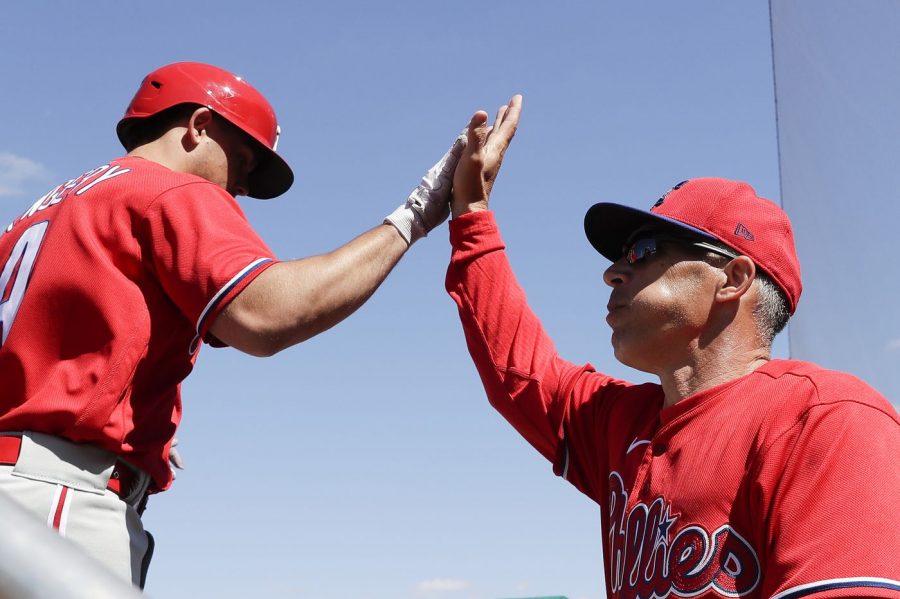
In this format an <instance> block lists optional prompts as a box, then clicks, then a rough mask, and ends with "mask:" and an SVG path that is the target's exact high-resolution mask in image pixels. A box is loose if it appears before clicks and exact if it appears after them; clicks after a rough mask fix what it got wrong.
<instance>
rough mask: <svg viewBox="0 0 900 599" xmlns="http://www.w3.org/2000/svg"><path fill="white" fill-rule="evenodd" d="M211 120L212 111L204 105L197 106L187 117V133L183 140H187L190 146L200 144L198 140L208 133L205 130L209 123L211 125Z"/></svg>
mask: <svg viewBox="0 0 900 599" xmlns="http://www.w3.org/2000/svg"><path fill="white" fill-rule="evenodd" d="M212 121H213V113H212V111H211V110H210V109H209V108H207V107H205V106H200V107H198V108H197V109H196V110H195V111H194V112H192V113H191V116H190V118H189V119H188V125H187V127H188V128H187V133H186V134H185V136H186V139H185V141H186V142H189V143H190V145H191V147H196V146H198V145H200V141H201V140H202V139H203V136H204V135H208V132H207V130H208V129H209V127H210V125H212Z"/></svg>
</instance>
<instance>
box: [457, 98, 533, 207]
mask: <svg viewBox="0 0 900 599" xmlns="http://www.w3.org/2000/svg"><path fill="white" fill-rule="evenodd" d="M521 112H522V96H520V95H516V96H513V97H512V99H511V100H510V101H509V104H505V105H503V106H501V107H500V109H499V110H498V111H497V117H496V118H495V119H494V125H493V126H492V127H488V124H487V121H488V115H487V113H486V112H484V111H481V110H479V111H478V112H476V113H475V114H474V115H473V116H472V120H471V121H469V129H468V135H467V142H466V148H465V149H464V150H463V154H462V156H461V157H460V159H459V164H458V165H457V167H456V173H455V174H454V176H453V202H452V210H453V216H454V217H456V216H459V215H460V214H465V213H466V212H471V211H474V210H486V209H487V207H488V200H489V199H490V195H491V189H492V188H493V186H494V180H496V178H497V173H498V172H499V171H500V165H501V164H502V163H503V155H504V154H505V153H506V149H507V148H508V147H509V142H510V141H511V140H512V138H513V136H514V135H515V134H516V128H517V127H518V125H519V115H520V114H521Z"/></svg>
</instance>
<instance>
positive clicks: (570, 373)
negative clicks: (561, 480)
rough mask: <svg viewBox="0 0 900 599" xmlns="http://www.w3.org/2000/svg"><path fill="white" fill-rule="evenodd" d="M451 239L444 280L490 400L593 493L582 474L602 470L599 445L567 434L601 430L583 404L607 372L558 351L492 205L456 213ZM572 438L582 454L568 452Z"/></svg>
mask: <svg viewBox="0 0 900 599" xmlns="http://www.w3.org/2000/svg"><path fill="white" fill-rule="evenodd" d="M450 240H451V245H452V247H453V253H452V256H451V260H450V266H449V268H448V271H447V278H446V287H447V291H448V293H449V294H450V296H451V297H452V298H453V300H454V301H455V302H456V305H457V307H458V309H459V317H460V321H461V322H462V326H463V331H464V333H465V338H466V343H467V345H468V348H469V353H470V354H471V356H472V359H473V361H474V363H475V366H476V368H477V369H478V373H479V375H480V376H481V381H482V383H483V385H484V388H485V391H486V392H487V396H488V399H489V401H490V403H491V405H493V406H494V408H496V409H497V410H498V411H499V412H500V413H501V414H502V415H503V417H504V418H506V420H507V421H509V423H510V424H511V425H512V426H513V427H514V428H515V429H516V430H517V431H518V432H519V433H520V434H521V435H522V436H523V437H524V438H525V439H526V440H527V441H528V442H529V443H530V444H531V445H532V446H534V448H535V449H537V450H538V451H539V452H540V453H541V454H543V455H544V457H546V458H547V459H548V460H550V461H551V462H552V463H553V465H554V472H555V473H556V474H557V475H561V476H565V477H566V478H567V479H568V480H569V481H570V482H572V483H573V484H575V486H576V487H578V488H580V489H581V490H582V491H583V492H585V493H587V494H588V495H591V496H593V495H594V490H593V489H592V488H591V487H592V486H593V481H589V480H588V478H595V477H594V476H591V477H588V476H587V475H586V474H585V475H583V476H582V475H580V474H578V473H585V472H591V473H593V474H596V472H597V468H596V464H586V463H585V462H594V461H595V459H596V456H597V454H598V452H599V450H598V449H597V448H596V447H588V446H586V445H584V443H582V442H581V441H584V439H581V440H578V439H576V440H573V439H567V435H569V434H571V433H572V431H575V430H577V431H585V432H587V431H589V430H594V429H595V426H596V425H597V423H596V422H595V419H596V418H597V414H596V412H595V411H594V410H591V409H582V407H583V404H585V402H588V401H589V400H590V399H591V398H593V397H594V396H596V395H597V393H598V391H599V390H600V388H601V387H602V386H603V385H604V383H605V382H606V381H607V380H609V378H608V377H606V376H605V375H600V374H598V373H595V372H594V370H593V368H592V367H591V366H590V365H584V366H579V365H575V364H572V363H570V362H567V361H565V360H563V359H561V358H560V357H559V355H558V354H557V351H556V348H555V346H554V344H553V342H552V340H551V339H550V338H549V337H548V335H547V333H546V332H545V330H544V328H543V326H542V325H541V323H540V321H539V320H538V318H537V316H535V314H534V313H533V312H532V311H531V309H530V308H529V307H528V304H527V301H526V297H525V294H524V292H523V291H522V288H521V287H520V286H519V283H518V282H517V280H516V278H515V275H513V272H512V269H511V268H510V265H509V262H508V260H507V256H506V252H505V251H504V247H505V246H504V244H503V241H502V239H501V237H500V233H499V231H498V229H497V226H496V223H495V221H494V216H493V213H492V212H490V211H482V212H474V213H469V214H465V215H463V216H460V217H458V218H456V219H454V220H453V221H451V223H450ZM576 389H577V393H576ZM574 419H578V422H573V420H574ZM582 436H584V437H586V436H587V435H582ZM590 436H592V437H595V435H590ZM573 445H574V446H576V447H580V451H579V456H570V455H569V453H570V452H569V448H570V447H572V446H573ZM576 458H577V460H576ZM573 461H578V462H579V464H578V466H579V467H578V468H572V467H571V466H572V462H573Z"/></svg>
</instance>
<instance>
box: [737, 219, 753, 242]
mask: <svg viewBox="0 0 900 599" xmlns="http://www.w3.org/2000/svg"><path fill="white" fill-rule="evenodd" d="M734 234H735V235H738V236H740V237H743V238H744V239H746V240H747V241H753V233H751V232H750V229H748V228H747V227H745V226H744V225H743V223H738V226H737V227H736V228H735V230H734Z"/></svg>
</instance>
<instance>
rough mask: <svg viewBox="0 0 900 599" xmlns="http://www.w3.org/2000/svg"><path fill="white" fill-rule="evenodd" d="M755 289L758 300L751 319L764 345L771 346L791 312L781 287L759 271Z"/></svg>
mask: <svg viewBox="0 0 900 599" xmlns="http://www.w3.org/2000/svg"><path fill="white" fill-rule="evenodd" d="M756 288H757V290H758V292H759V299H758V300H757V302H756V306H755V307H754V308H753V319H754V320H755V321H756V326H757V328H758V329H759V335H760V337H761V338H762V340H763V341H764V342H765V343H766V345H772V340H773V339H775V335H777V334H778V333H780V332H781V331H783V330H784V327H785V326H786V325H787V323H788V320H789V319H790V318H791V311H790V308H789V307H788V301H787V297H786V296H785V294H784V291H782V290H781V287H779V286H778V285H776V284H775V282H774V281H772V279H771V278H770V277H769V275H767V274H766V273H764V272H763V271H761V270H759V269H757V271H756Z"/></svg>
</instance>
